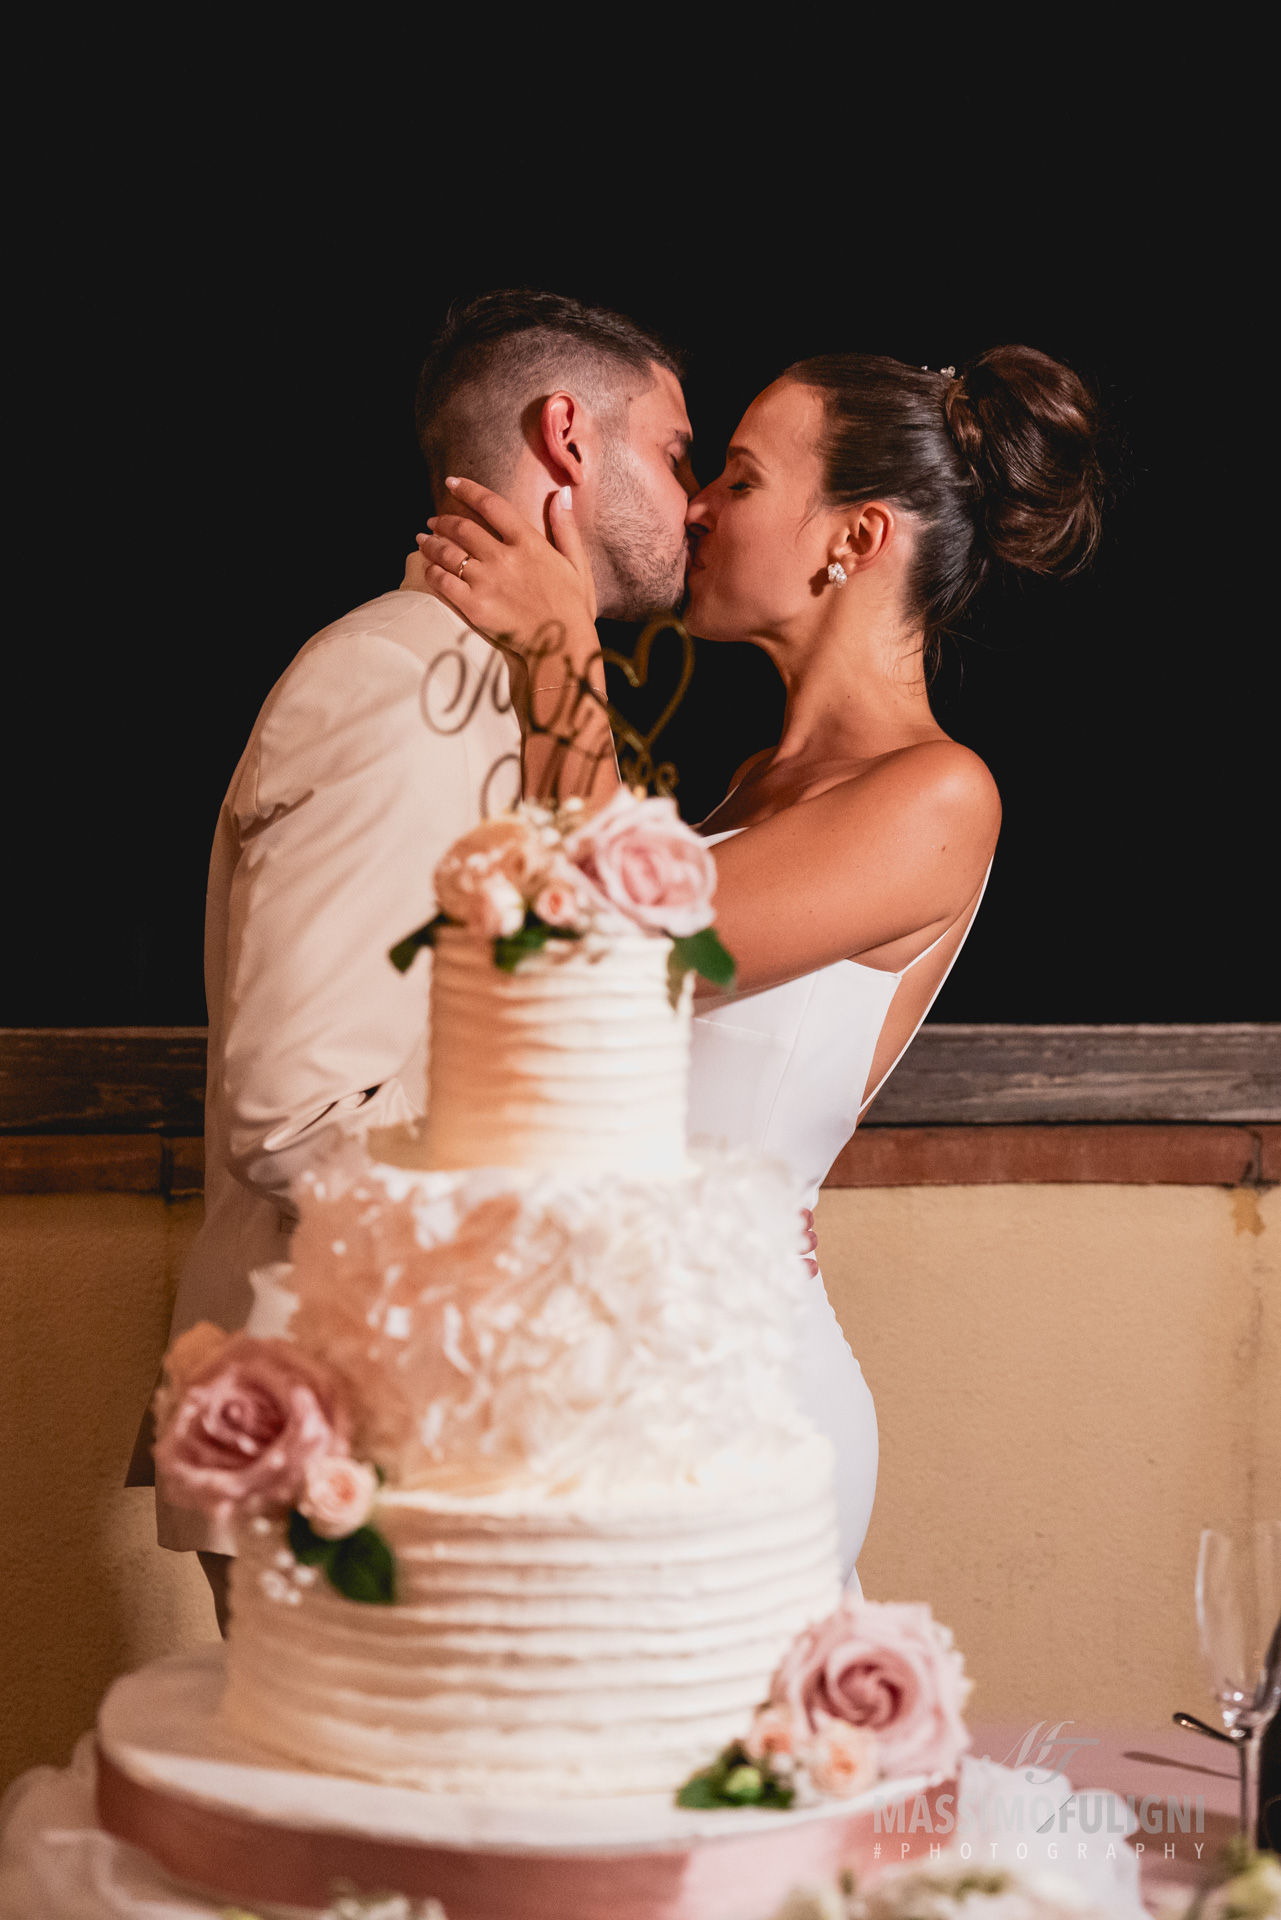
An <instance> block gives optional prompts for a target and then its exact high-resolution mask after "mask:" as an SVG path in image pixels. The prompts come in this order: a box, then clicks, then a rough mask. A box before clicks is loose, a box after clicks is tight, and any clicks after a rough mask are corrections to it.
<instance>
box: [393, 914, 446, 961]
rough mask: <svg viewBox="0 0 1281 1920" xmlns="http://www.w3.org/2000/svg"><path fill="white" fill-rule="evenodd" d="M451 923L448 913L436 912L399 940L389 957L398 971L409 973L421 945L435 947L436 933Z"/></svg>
mask: <svg viewBox="0 0 1281 1920" xmlns="http://www.w3.org/2000/svg"><path fill="white" fill-rule="evenodd" d="M449 925H450V920H449V917H448V915H447V914H443V913H438V914H436V915H435V916H434V917H433V918H432V919H431V920H429V921H428V922H427V924H426V925H425V926H422V927H419V929H418V931H417V932H416V933H407V934H406V935H405V937H404V939H403V940H398V941H397V942H396V944H395V946H394V947H393V948H392V949H391V951H390V953H389V954H388V955H387V958H388V959H389V960H390V961H391V964H392V966H393V967H395V968H396V970H397V972H398V973H408V971H409V969H410V968H411V967H412V966H413V964H414V961H415V960H416V959H417V957H418V949H419V947H434V946H435V944H436V935H437V933H438V932H439V931H440V929H441V927H447V926H449Z"/></svg>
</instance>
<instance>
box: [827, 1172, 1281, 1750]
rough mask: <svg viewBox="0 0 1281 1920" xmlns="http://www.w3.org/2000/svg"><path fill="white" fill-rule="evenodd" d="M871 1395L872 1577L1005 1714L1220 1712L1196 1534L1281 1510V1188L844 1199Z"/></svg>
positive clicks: (844, 1295) (856, 1323)
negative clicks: (1202, 1619)
mask: <svg viewBox="0 0 1281 1920" xmlns="http://www.w3.org/2000/svg"><path fill="white" fill-rule="evenodd" d="M818 1227H819V1239H820V1248H821V1251H822V1255H823V1264H824V1273H825V1276H826V1278H827V1280H828V1284H829V1287H830V1290H831V1293H832V1296H833V1300H834V1303H835V1305H836V1309H837V1312H838V1313H839V1314H840V1316H841V1319H842V1322H843V1324H844V1326H845V1329H846V1332H847V1334H848V1336H849V1338H850V1342H851V1345H852V1346H853V1348H854V1351H855V1353H856V1354H857V1355H858V1356H859V1359H860V1361H861V1362H862V1365H863V1371H864V1373H865V1374H866V1376H867V1379H868V1381H869V1383H870V1385H871V1388H872V1393H873V1395H874V1397H875V1399H876V1402H877V1408H878V1416H879V1422H880V1431H881V1465H880V1477H879V1482H878V1487H877V1498H876V1508H875V1511H874V1513H873V1516H872V1524H871V1527H870V1529H869V1532H868V1538H867V1542H866V1544H865V1546H864V1549H863V1553H862V1556H861V1557H860V1562H859V1571H860V1574H861V1577H862V1580H863V1585H864V1589H865V1591H866V1592H867V1593H868V1594H869V1595H870V1596H873V1597H875V1598H879V1599H917V1598H927V1599H929V1600H930V1601H931V1602H932V1603H933V1606H934V1610H935V1613H936V1615H937V1616H938V1618H939V1619H941V1620H944V1621H946V1622H947V1624H948V1625H949V1626H950V1627H952V1628H953V1630H954V1632H955V1634H956V1639H957V1644H958V1645H959V1646H960V1647H961V1648H962V1649H963V1651H964V1652H965V1654H966V1656H967V1660H968V1664H969V1667H970V1671H971V1672H972V1673H973V1675H974V1676H975V1678H976V1681H977V1683H978V1684H977V1688H976V1692H975V1695H974V1698H973V1701H972V1703H971V1709H970V1710H971V1713H972V1714H973V1716H974V1717H975V1718H976V1719H980V1718H981V1719H985V1720H1007V1721H1008V1720H1026V1721H1027V1722H1028V1723H1029V1724H1030V1723H1031V1722H1032V1721H1034V1720H1042V1719H1053V1720H1058V1719H1061V1718H1064V1717H1068V1716H1071V1717H1074V1718H1076V1719H1077V1720H1078V1722H1080V1723H1082V1724H1083V1723H1085V1722H1086V1721H1091V1720H1093V1721H1095V1722H1100V1721H1101V1722H1103V1723H1104V1724H1107V1723H1108V1722H1111V1723H1112V1724H1114V1725H1115V1724H1117V1723H1118V1722H1121V1723H1124V1722H1126V1721H1128V1722H1130V1723H1131V1724H1139V1725H1146V1726H1149V1727H1152V1728H1156V1727H1159V1726H1160V1725H1162V1724H1163V1723H1168V1717H1169V1715H1170V1713H1171V1712H1172V1711H1173V1710H1174V1709H1175V1708H1178V1707H1182V1708H1185V1709H1188V1710H1190V1711H1192V1712H1194V1713H1195V1712H1198V1711H1199V1712H1201V1713H1205V1712H1206V1711H1207V1709H1208V1707H1209V1705H1210V1702H1209V1698H1208V1695H1206V1694H1205V1692H1204V1691H1203V1686H1204V1682H1203V1679H1202V1674H1201V1668H1200V1664H1199V1657H1198V1653H1197V1644H1196V1627H1195V1619H1194V1615H1193V1601H1192V1590H1193V1576H1194V1572H1195V1567H1196V1554H1197V1543H1198V1538H1199V1532H1200V1529H1201V1527H1202V1526H1203V1525H1204V1524H1205V1523H1206V1522H1207V1521H1208V1520H1210V1519H1211V1518H1213V1517H1214V1516H1215V1515H1225V1516H1232V1517H1236V1518H1238V1519H1240V1518H1245V1517H1248V1516H1249V1515H1250V1514H1251V1513H1252V1512H1253V1513H1254V1514H1255V1515H1256V1517H1260V1518H1262V1517H1265V1514H1266V1515H1267V1517H1272V1516H1275V1515H1276V1514H1277V1513H1278V1511H1281V1503H1279V1502H1278V1496H1277V1489H1278V1488H1281V1190H1279V1189H1273V1190H1271V1191H1268V1192H1265V1193H1262V1194H1259V1193H1256V1192H1254V1191H1252V1190H1249V1189H1236V1190H1232V1191H1229V1190H1227V1189H1223V1188H1216V1187H1119V1186H1117V1187H1105V1186H1099V1187H1087V1186H1061V1187H1049V1186H1047V1187H944V1188H921V1187H918V1188H900V1189H897V1190H894V1189H866V1190H860V1191H846V1192H828V1193H825V1194H824V1195H823V1198H822V1201H821V1203H820V1208H819V1213H818Z"/></svg>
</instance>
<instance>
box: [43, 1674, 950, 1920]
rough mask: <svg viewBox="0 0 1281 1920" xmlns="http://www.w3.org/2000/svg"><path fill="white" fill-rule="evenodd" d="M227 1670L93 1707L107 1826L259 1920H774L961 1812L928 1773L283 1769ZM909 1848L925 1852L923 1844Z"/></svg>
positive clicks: (137, 1682)
mask: <svg viewBox="0 0 1281 1920" xmlns="http://www.w3.org/2000/svg"><path fill="white" fill-rule="evenodd" d="M223 1674H224V1650H223V1649H222V1648H221V1647H207V1648H201V1649H200V1650H199V1651H198V1652H196V1653H194V1654H180V1655H175V1656H173V1657H171V1658H170V1659H168V1660H161V1661H157V1662H155V1663H154V1664H153V1665H152V1666H149V1667H144V1668H143V1669H142V1671H141V1672H139V1673H133V1674H128V1675H126V1676H125V1678H124V1679H122V1680H119V1681H117V1682H116V1684H115V1686H114V1687H112V1689H111V1691H110V1692H109V1693H108V1695H107V1697H106V1699H105V1701H104V1702H103V1705H102V1710H101V1712H100V1714H99V1718H98V1763H97V1789H96V1791H97V1807H98V1819H99V1822H100V1824H101V1827H102V1828H103V1829H104V1830H105V1832H106V1833H107V1834H110V1835H113V1836H115V1837H116V1838H118V1839H120V1840H124V1841H127V1842H128V1843H129V1844H130V1845H131V1846H133V1847H136V1848H139V1849H140V1850H141V1852H142V1853H144V1854H146V1855H147V1856H148V1857H149V1858H150V1859H151V1860H152V1861H154V1862H155V1864H156V1865H157V1867H159V1868H161V1869H163V1871H164V1872H165V1873H167V1874H170V1875H172V1876H173V1878H174V1879H175V1880H176V1881H178V1882H179V1883H180V1884H181V1885H182V1886H183V1887H186V1888H201V1889H207V1890H208V1895H209V1897H210V1899H211V1903H212V1904H213V1906H214V1909H215V1911H216V1910H217V1909H218V1908H219V1907H221V1905H222V1904H223V1903H224V1902H226V1901H234V1902H235V1903H237V1904H238V1905H243V1906H246V1907H248V1908H250V1909H251V1910H253V1911H254V1912H256V1913H260V1914H263V1915H264V1920H265V1915H266V1914H267V1913H269V1912H280V1913H282V1914H284V1913H288V1914H291V1915H293V1914H297V1915H299V1916H302V1915H305V1914H315V1913H318V1912H319V1911H320V1909H322V1908H324V1907H326V1906H327V1905H328V1903H329V1902H330V1901H331V1900H332V1899H333V1897H334V1889H335V1887H336V1886H338V1885H340V1884H346V1885H348V1886H355V1887H357V1888H361V1889H363V1890H365V1891H372V1890H373V1889H375V1888H384V1889H394V1890H395V1891H396V1892H398V1893H400V1894H403V1895H405V1896H407V1897H408V1898H409V1899H412V1900H415V1901H417V1900H425V1899H427V1898H429V1897H434V1898H436V1899H437V1900H439V1901H440V1902H441V1904H442V1905H443V1906H444V1909H445V1912H446V1913H447V1915H448V1916H449V1920H767V1916H772V1915H774V1914H775V1913H776V1912H777V1909H778V1907H779V1906H780V1904H781V1903H782V1901H783V1899H784V1897H785V1896H786V1894H787V1893H788V1891H789V1889H791V1888H793V1887H795V1886H797V1885H799V1884H803V1883H808V1884H814V1883H815V1882H820V1881H823V1880H831V1879H834V1878H835V1876H836V1874H837V1873H838V1872H839V1871H840V1870H841V1869H842V1868H845V1867H852V1868H854V1869H855V1870H856V1871H857V1872H858V1873H860V1874H862V1873H863V1872H864V1871H866V1870H867V1869H868V1868H869V1867H871V1866H872V1865H873V1864H874V1862H876V1861H878V1860H879V1859H880V1858H881V1855H882V1851H883V1848H882V1845H881V1843H880V1842H879V1841H878V1839H877V1835H878V1834H880V1833H882V1832H883V1831H884V1830H885V1828H886V1827H887V1826H888V1825H890V1824H891V1823H892V1824H893V1825H894V1827H895V1830H896V1831H897V1832H902V1831H903V1830H904V1826H905V1808H906V1807H910V1808H912V1809H913V1815H912V1817H913V1819H915V1820H917V1821H918V1824H919V1823H920V1822H921V1821H922V1820H924V1821H925V1823H926V1831H927V1832H928V1833H933V1831H934V1830H935V1821H936V1819H937V1817H938V1815H939V1811H940V1807H941V1804H942V1803H941V1801H940V1794H946V1793H949V1792H950V1793H951V1794H952V1795H953V1802H952V1803H949V1804H954V1798H955V1791H956V1789H955V1783H954V1782H950V1783H945V1782H942V1781H939V1780H937V1779H935V1780H929V1779H926V1778H925V1777H923V1776H919V1775H918V1776H916V1777H914V1778H912V1779H904V1780H899V1781H894V1782H892V1783H891V1782H886V1783H883V1784H882V1785H881V1786H880V1787H878V1788H876V1789H875V1790H873V1791H871V1792H868V1793H864V1794H860V1795H859V1796H858V1797H857V1798H856V1799H853V1800H845V1801H835V1802H830V1803H827V1804H825V1805H822V1806H817V1807H807V1808H804V1809H801V1810H797V1811H793V1812H788V1813H779V1812H770V1811H765V1810H762V1809H756V1808H737V1809H729V1808H720V1809H715V1810H712V1811H707V1812H694V1811H689V1810H686V1809H684V1808H680V1807H677V1806H675V1805H674V1804H673V1802H672V1798H671V1796H670V1795H669V1794H665V1795H651V1796H637V1797H633V1798H626V1797H619V1798H615V1799H608V1798H599V1797H597V1798H594V1799H591V1800H588V1801H572V1800H568V1799H565V1798H563V1797H562V1798H558V1799H556V1800H552V1801H547V1802H544V1803H542V1804H541V1805H540V1804H538V1803H535V1802H531V1801H528V1800H526V1801H521V1802H519V1803H514V1802H513V1803H504V1802H502V1801H499V1800H495V1799H493V1798H492V1797H487V1798H484V1799H468V1798H466V1797H465V1796H461V1795H456V1794H425V1793H420V1792H416V1791H415V1790H413V1789H411V1788H405V1787H394V1786H378V1785H374V1784H372V1783H370V1782H366V1781H360V1780H353V1779H351V1778H350V1777H344V1776H340V1775H328V1774H324V1773H317V1772H303V1771H299V1770H297V1769H295V1768H291V1767H289V1766H285V1765H281V1764H279V1763H278V1762H276V1761H274V1760H273V1759H272V1757H271V1756H270V1755H269V1754H266V1753H264V1752H263V1751H262V1750H261V1748H260V1747H258V1746H257V1745H255V1744H253V1743H250V1742H248V1741H245V1740H243V1739H241V1738H240V1737H239V1736H237V1735H234V1734H232V1733H231V1732H230V1731H229V1730H228V1729H227V1726H226V1723H225V1720H224V1718H223V1716H222V1714H221V1713H220V1711H219V1700H220V1696H221V1694H222V1691H223ZM900 1803H901V1804H900ZM918 1809H924V1810H925V1811H918ZM945 1830H946V1827H945V1825H944V1824H943V1823H942V1822H941V1821H940V1822H939V1824H938V1831H939V1832H943V1831H945ZM900 1844H902V1843H899V1842H897V1841H896V1843H895V1857H896V1858H897V1857H898V1848H899V1845H900ZM912 1851H913V1854H914V1855H916V1853H917V1852H918V1851H919V1854H920V1856H921V1857H924V1854H925V1852H926V1847H925V1841H924V1839H922V1840H921V1841H920V1846H919V1850H918V1848H917V1844H916V1843H915V1842H913V1843H912ZM77 1911H80V1909H79V1908H78V1909H77ZM85 1911H86V1912H88V1911H93V1912H94V1913H95V1914H96V1912H97V1911H98V1909H97V1908H96V1907H93V1908H92V1909H90V1908H88V1907H86V1908H85ZM181 1911H184V1912H185V1911H187V1908H186V1906H185V1905H184V1906H183V1907H182V1908H181ZM104 1912H105V1908H104Z"/></svg>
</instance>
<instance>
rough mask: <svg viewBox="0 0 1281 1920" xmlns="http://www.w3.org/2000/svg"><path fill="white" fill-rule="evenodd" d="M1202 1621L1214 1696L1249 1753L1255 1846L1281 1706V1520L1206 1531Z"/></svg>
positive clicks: (1247, 1797) (1245, 1829)
mask: <svg viewBox="0 0 1281 1920" xmlns="http://www.w3.org/2000/svg"><path fill="white" fill-rule="evenodd" d="M1196 1617H1197V1628H1198V1631H1199V1633H1200V1637H1201V1652H1202V1654H1203V1656H1204V1658H1205V1663H1206V1667H1207V1669H1208V1671H1209V1675H1210V1689H1211V1692H1212V1693H1213V1694H1214V1697H1215V1699H1216V1700H1217V1702H1218V1705H1219V1713H1220V1715H1221V1716H1222V1719H1223V1724H1224V1726H1225V1727H1226V1728H1227V1730H1228V1734H1229V1736H1230V1737H1231V1738H1232V1739H1233V1740H1235V1741H1237V1742H1238V1744H1239V1746H1240V1749H1241V1751H1240V1763H1241V1832H1242V1835H1243V1836H1244V1837H1245V1839H1246V1841H1247V1843H1248V1845H1249V1846H1251V1847H1253V1846H1254V1844H1255V1834H1256V1832H1257V1830H1258V1824H1259V1747H1260V1743H1261V1741H1262V1737H1263V1732H1264V1729H1265V1728H1266V1727H1267V1724H1268V1722H1269V1721H1270V1720H1271V1718H1272V1716H1273V1714H1274V1713H1275V1712H1276V1710H1277V1706H1278V1704H1281V1520H1259V1521H1255V1522H1254V1523H1253V1524H1252V1525H1246V1526H1240V1527H1235V1528H1233V1527H1226V1526H1225V1527H1205V1528H1203V1529H1202V1533H1201V1550H1200V1553H1199V1554H1198V1556H1197V1570H1196Z"/></svg>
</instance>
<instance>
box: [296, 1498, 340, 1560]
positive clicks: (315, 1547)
mask: <svg viewBox="0 0 1281 1920" xmlns="http://www.w3.org/2000/svg"><path fill="white" fill-rule="evenodd" d="M337 1544H338V1542H337V1541H336V1540H326V1539H324V1538H323V1537H322V1536H321V1535H320V1534H318V1533H316V1532H314V1531H313V1529H312V1525H311V1522H310V1521H309V1520H308V1519H307V1516H306V1515H305V1514H302V1513H299V1512H298V1510H297V1508H296V1507H295V1508H294V1509H293V1511H292V1512H291V1513H290V1515H289V1551H290V1553H292V1555H293V1556H294V1559H295V1560H297V1561H299V1562H300V1563H301V1564H302V1565H303V1566H304V1567H323V1566H324V1564H325V1562H326V1561H327V1560H328V1558H329V1556H330V1554H331V1553H332V1552H333V1550H334V1548H335V1547H336V1546H337Z"/></svg>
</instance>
